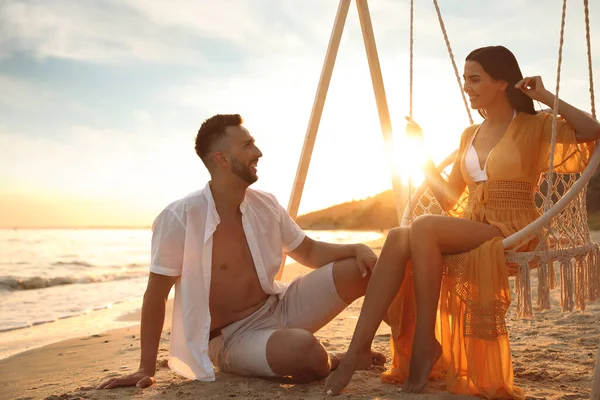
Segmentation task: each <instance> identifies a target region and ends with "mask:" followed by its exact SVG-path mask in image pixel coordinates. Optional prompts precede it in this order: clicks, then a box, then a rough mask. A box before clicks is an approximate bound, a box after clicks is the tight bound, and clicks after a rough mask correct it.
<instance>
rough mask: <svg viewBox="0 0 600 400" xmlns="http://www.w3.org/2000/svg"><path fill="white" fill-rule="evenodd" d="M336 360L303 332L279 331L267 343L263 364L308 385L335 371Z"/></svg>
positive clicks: (341, 356) (341, 357)
mask: <svg viewBox="0 0 600 400" xmlns="http://www.w3.org/2000/svg"><path fill="white" fill-rule="evenodd" d="M380 356H383V355H381V354H380ZM373 358H374V359H376V362H377V363H378V364H379V365H383V364H384V363H385V357H383V361H381V360H378V359H377V358H378V357H377V356H376V354H375V353H374V354H373ZM340 359H343V355H333V354H328V353H327V351H326V350H325V348H324V347H323V345H322V344H321V343H320V342H319V341H318V340H317V338H315V337H314V336H313V334H312V333H310V332H309V331H307V330H304V329H280V330H278V331H276V332H274V333H273V334H272V335H271V337H270V338H269V340H268V341H267V362H268V363H269V366H270V367H271V370H272V371H273V372H274V373H275V374H277V375H279V376H291V377H292V378H293V379H294V380H295V381H298V382H303V383H305V382H312V381H315V380H317V379H320V378H323V377H325V376H327V374H329V372H330V371H332V370H335V369H336V368H337V367H338V365H339V363H340ZM369 365H370V364H369Z"/></svg>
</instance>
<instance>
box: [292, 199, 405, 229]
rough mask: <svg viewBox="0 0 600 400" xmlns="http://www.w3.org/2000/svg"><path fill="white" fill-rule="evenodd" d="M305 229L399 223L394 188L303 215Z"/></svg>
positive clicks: (300, 220)
mask: <svg viewBox="0 0 600 400" xmlns="http://www.w3.org/2000/svg"><path fill="white" fill-rule="evenodd" d="M296 222H297V223H298V225H300V227H301V228H302V229H313V230H316V229H323V230H325V229H365V230H371V229H390V228H393V227H395V226H398V217H397V216H396V205H395V203H394V195H393V193H392V191H391V190H388V191H386V192H383V193H380V194H378V195H376V196H374V197H369V198H368V199H365V200H358V201H351V202H348V203H343V204H339V205H336V206H333V207H329V208H326V209H324V210H319V211H315V212H312V213H308V214H305V215H300V216H299V217H298V218H297V219H296Z"/></svg>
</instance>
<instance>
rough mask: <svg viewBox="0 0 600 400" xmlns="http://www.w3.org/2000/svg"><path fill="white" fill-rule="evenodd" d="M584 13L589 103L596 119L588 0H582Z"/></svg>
mask: <svg viewBox="0 0 600 400" xmlns="http://www.w3.org/2000/svg"><path fill="white" fill-rule="evenodd" d="M583 9H584V14H585V40H586V42H587V58H588V72H589V76H590V104H591V105H592V117H593V118H594V119H596V99H595V98H594V75H593V72H592V41H591V39H590V8H589V6H588V0H583Z"/></svg>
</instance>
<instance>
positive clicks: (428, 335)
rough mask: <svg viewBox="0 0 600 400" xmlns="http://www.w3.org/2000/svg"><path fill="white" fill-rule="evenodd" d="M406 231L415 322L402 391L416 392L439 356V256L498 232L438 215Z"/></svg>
mask: <svg viewBox="0 0 600 400" xmlns="http://www.w3.org/2000/svg"><path fill="white" fill-rule="evenodd" d="M410 229H411V231H410V237H411V241H410V247H411V256H412V264H413V279H414V282H415V298H416V303H417V321H416V325H415V334H414V342H413V348H412V354H413V356H412V358H411V360H410V373H409V378H408V380H407V381H406V383H405V384H404V386H403V387H402V390H403V391H406V392H410V393H419V392H421V391H423V389H424V388H425V386H427V382H428V381H429V374H430V372H431V368H432V367H433V365H434V364H435V362H436V361H437V359H438V358H439V357H440V356H441V353H442V348H441V346H440V344H439V343H438V342H437V340H436V339H435V318H436V315H437V307H438V301H439V297H440V288H441V282H442V254H457V253H464V252H465V251H469V250H471V249H474V248H475V247H477V246H479V245H480V244H482V243H484V242H486V241H488V240H491V239H493V238H494V237H498V236H502V233H501V232H500V230H499V229H498V228H496V227H494V226H491V225H488V224H484V223H480V222H476V221H468V220H463V219H458V218H452V217H445V216H439V215H427V216H424V217H421V218H418V219H417V220H415V222H413V224H412V225H411V228H410Z"/></svg>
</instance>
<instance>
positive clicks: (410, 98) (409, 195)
mask: <svg viewBox="0 0 600 400" xmlns="http://www.w3.org/2000/svg"><path fill="white" fill-rule="evenodd" d="M414 14H415V7H414V0H410V24H409V25H410V28H409V29H410V39H409V41H410V43H409V60H410V63H409V64H410V67H409V72H408V74H409V78H408V82H409V84H408V85H409V91H408V116H409V118H410V120H411V121H412V120H413V62H414V57H413V38H414V35H413V31H414V27H413V19H414ZM406 189H407V190H406V194H407V199H406V204H410V199H412V195H413V181H412V177H411V176H410V174H409V176H408V187H407V188H406Z"/></svg>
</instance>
